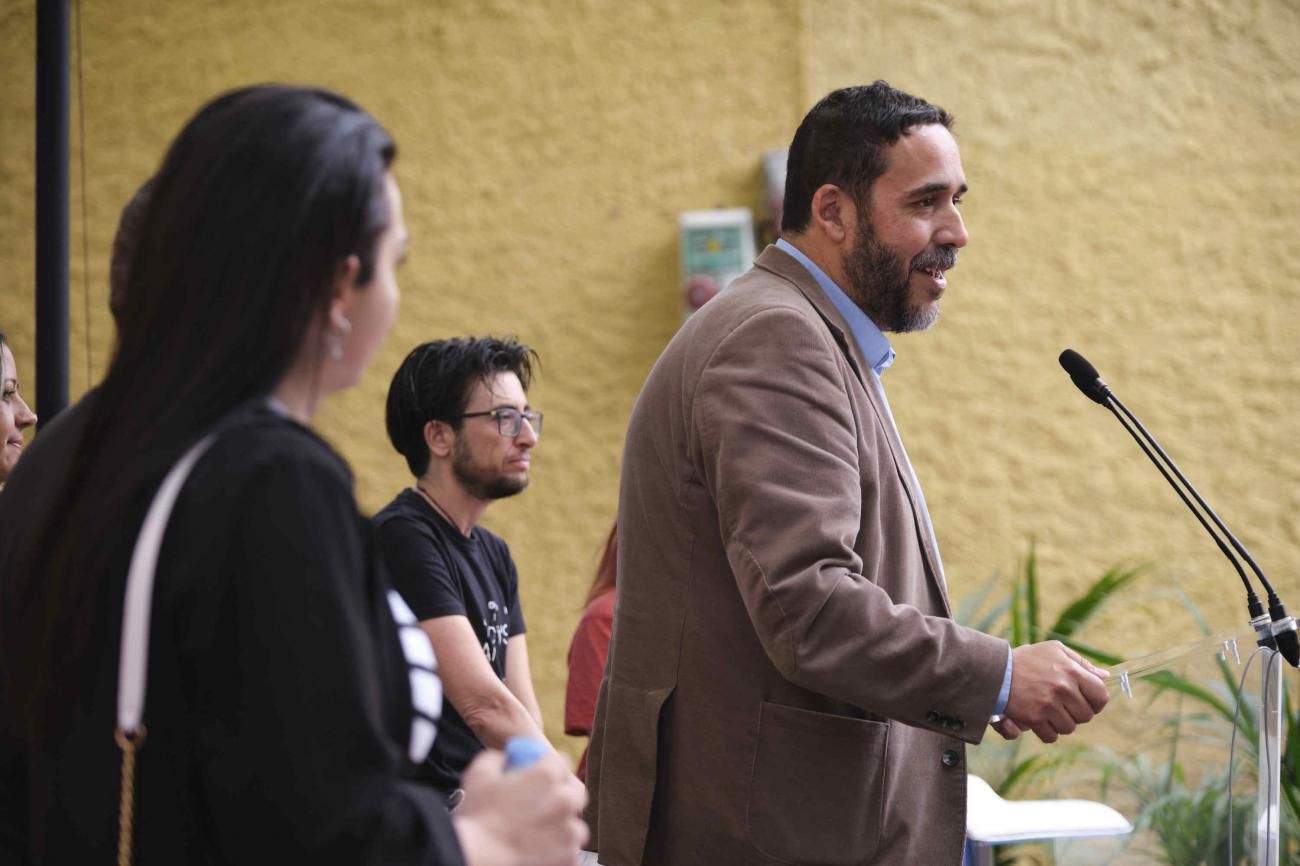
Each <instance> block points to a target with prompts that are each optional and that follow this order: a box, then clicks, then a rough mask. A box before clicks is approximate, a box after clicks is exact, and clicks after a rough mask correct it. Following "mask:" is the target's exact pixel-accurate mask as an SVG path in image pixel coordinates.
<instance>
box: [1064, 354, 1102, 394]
mask: <svg viewBox="0 0 1300 866" xmlns="http://www.w3.org/2000/svg"><path fill="white" fill-rule="evenodd" d="M1058 360H1060V362H1061V366H1062V367H1063V368H1065V372H1067V373H1069V374H1070V381H1072V382H1074V385H1075V387H1076V388H1078V389H1079V390H1080V391H1082V392H1083V396H1085V397H1087V398H1088V399H1089V400H1091V401H1093V402H1094V403H1100V404H1101V405H1103V406H1105V405H1106V399H1107V398H1108V397H1109V396H1110V388H1108V387H1106V383H1105V382H1103V381H1101V374H1100V373H1098V372H1097V368H1096V367H1094V366H1092V364H1089V363H1088V359H1087V358H1085V357H1083V356H1082V355H1080V354H1079V353H1078V352H1076V351H1074V350H1073V349H1066V350H1065V351H1064V352H1062V353H1061V357H1060V358H1059V359H1058Z"/></svg>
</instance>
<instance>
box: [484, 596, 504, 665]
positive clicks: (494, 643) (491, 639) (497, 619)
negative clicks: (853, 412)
mask: <svg viewBox="0 0 1300 866" xmlns="http://www.w3.org/2000/svg"><path fill="white" fill-rule="evenodd" d="M487 606H488V619H485V620H483V634H484V635H485V636H486V637H485V638H484V640H483V655H485V656H487V660H488V661H489V662H492V663H493V664H495V663H496V660H497V650H498V649H499V648H500V647H503V646H505V645H506V641H508V640H510V623H509V622H508V621H505V620H506V618H507V617H509V616H510V609H509V608H508V607H506V606H505V605H499V604H497V603H496V602H495V601H489V602H488V603H487ZM489 620H490V621H489Z"/></svg>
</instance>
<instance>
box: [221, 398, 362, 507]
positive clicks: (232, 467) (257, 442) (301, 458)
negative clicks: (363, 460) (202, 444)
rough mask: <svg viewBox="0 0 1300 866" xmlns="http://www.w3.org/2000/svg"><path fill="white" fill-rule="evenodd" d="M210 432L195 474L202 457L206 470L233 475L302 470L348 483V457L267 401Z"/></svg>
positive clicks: (283, 473)
mask: <svg viewBox="0 0 1300 866" xmlns="http://www.w3.org/2000/svg"><path fill="white" fill-rule="evenodd" d="M214 432H215V434H216V438H215V439H214V440H213V443H212V446H211V449H210V459H209V458H208V457H205V458H204V459H202V460H201V461H200V463H199V464H198V465H197V466H196V467H195V474H196V476H197V475H198V474H199V472H200V470H201V469H203V468H205V467H204V465H203V464H204V463H206V464H207V467H206V468H207V469H209V471H213V470H214V468H215V469H216V470H217V471H220V472H222V473H228V474H232V475H234V476H239V475H243V476H246V477H249V476H260V475H271V474H274V475H277V476H290V477H292V476H301V475H307V476H315V477H319V478H322V479H324V478H328V479H329V480H330V481H331V482H334V483H337V484H341V485H343V486H344V487H347V488H348V489H349V490H350V489H351V487H352V473H351V471H350V470H349V469H348V465H347V463H346V462H345V461H344V460H343V458H342V457H340V456H339V454H338V453H337V452H335V450H334V449H333V448H331V447H330V446H329V444H328V443H326V442H325V440H324V439H322V438H321V437H320V436H318V435H317V434H316V433H315V432H314V431H312V430H311V429H310V428H309V427H306V426H304V425H302V424H299V423H298V422H297V421H294V420H293V419H291V418H289V417H287V416H285V415H283V414H281V413H280V412H278V411H276V410H274V409H272V408H271V407H270V406H268V405H252V406H248V407H245V408H243V409H240V410H238V411H236V412H234V413H232V414H231V415H230V416H228V417H227V418H225V419H224V420H223V421H222V422H221V423H219V424H218V425H217V427H216V429H215V430H214Z"/></svg>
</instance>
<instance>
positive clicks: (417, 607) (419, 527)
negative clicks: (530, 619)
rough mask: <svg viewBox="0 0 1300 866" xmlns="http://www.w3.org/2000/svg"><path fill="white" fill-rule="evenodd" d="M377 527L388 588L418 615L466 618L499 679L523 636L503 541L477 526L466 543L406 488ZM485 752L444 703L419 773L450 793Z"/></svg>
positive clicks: (513, 576) (515, 575)
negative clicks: (509, 651)
mask: <svg viewBox="0 0 1300 866" xmlns="http://www.w3.org/2000/svg"><path fill="white" fill-rule="evenodd" d="M374 522H375V527H376V529H377V530H378V534H379V546H380V549H381V550H382V551H383V555H384V559H385V560H386V561H387V563H388V572H389V574H390V575H392V580H393V585H394V586H396V587H397V589H398V591H399V592H401V594H402V597H403V598H405V599H406V603H407V604H409V605H410V606H411V610H413V611H414V612H415V615H416V617H417V618H419V619H421V620H426V619H434V618H435V617H440V616H463V617H465V618H467V619H468V620H469V624H470V626H472V627H473V629H474V634H475V635H476V636H477V637H478V640H479V643H480V644H481V645H482V646H483V654H484V655H485V656H486V657H487V660H488V663H489V664H491V665H492V670H494V671H495V672H496V675H497V677H498V678H500V679H501V680H502V681H504V680H505V678H506V643H507V641H509V640H510V638H511V637H513V636H515V635H521V634H523V633H524V614H523V609H522V607H521V606H520V603H519V574H518V572H517V571H516V570H515V563H514V560H512V559H511V558H510V548H509V547H507V546H506V543H505V542H504V541H502V540H501V539H500V538H499V537H498V536H496V535H493V534H492V533H491V532H488V531H487V530H486V529H484V528H482V527H481V526H476V527H474V529H473V530H471V531H470V534H469V537H468V538H466V537H465V536H464V535H461V533H460V530H459V529H457V528H456V527H455V526H453V525H451V524H450V523H449V522H447V520H446V518H444V517H443V516H442V515H441V514H439V513H438V512H437V511H436V510H435V509H434V508H433V506H431V505H430V504H429V503H428V502H427V501H425V499H424V497H423V496H421V495H420V494H419V493H417V492H416V491H414V490H410V489H407V490H403V491H402V492H401V493H399V494H397V498H396V499H394V500H393V501H392V502H390V503H389V504H388V505H387V506H385V508H384V510H382V511H380V512H379V513H378V514H376V515H375V518H374ZM482 750H483V743H482V742H480V741H479V739H478V737H477V736H475V735H474V732H473V731H472V730H470V727H469V725H467V724H465V720H464V719H462V718H461V716H460V713H458V712H457V711H456V708H455V707H454V706H453V705H452V702H451V701H447V703H446V704H445V705H444V707H443V715H442V721H441V722H440V723H439V725H438V739H437V741H436V742H435V743H434V745H433V750H432V751H431V752H430V753H429V759H428V760H427V761H426V762H425V763H424V765H422V766H421V767H420V769H419V771H418V772H419V775H420V777H421V778H423V779H426V780H427V781H429V782H431V783H432V784H433V785H435V786H436V787H437V788H438V789H439V790H441V791H442V792H443V793H444V794H450V793H451V792H452V791H453V790H455V789H456V788H457V787H459V785H460V776H461V773H462V772H464V770H465V765H466V764H468V763H469V762H470V761H471V760H472V759H473V758H474V756H475V755H477V754H478V753H479V752H481V751H482Z"/></svg>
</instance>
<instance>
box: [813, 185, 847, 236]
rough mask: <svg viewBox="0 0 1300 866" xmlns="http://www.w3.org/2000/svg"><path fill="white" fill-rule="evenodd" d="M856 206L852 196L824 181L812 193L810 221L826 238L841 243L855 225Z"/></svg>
mask: <svg viewBox="0 0 1300 866" xmlns="http://www.w3.org/2000/svg"><path fill="white" fill-rule="evenodd" d="M857 220H858V208H857V204H856V203H855V202H854V201H853V197H852V196H851V195H849V194H848V193H847V192H845V191H844V190H842V189H840V188H839V187H838V186H836V185H835V184H833V183H824V184H822V185H821V186H819V187H818V188H817V191H816V192H815V193H813V198H812V222H813V225H814V226H816V227H817V228H818V229H819V230H820V231H821V233H822V234H823V235H825V236H826V238H827V239H828V240H830V241H831V242H833V243H836V244H842V243H844V242H845V241H846V240H848V239H849V238H850V236H851V234H852V229H853V228H854V227H856V226H857V224H858V223H857Z"/></svg>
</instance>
